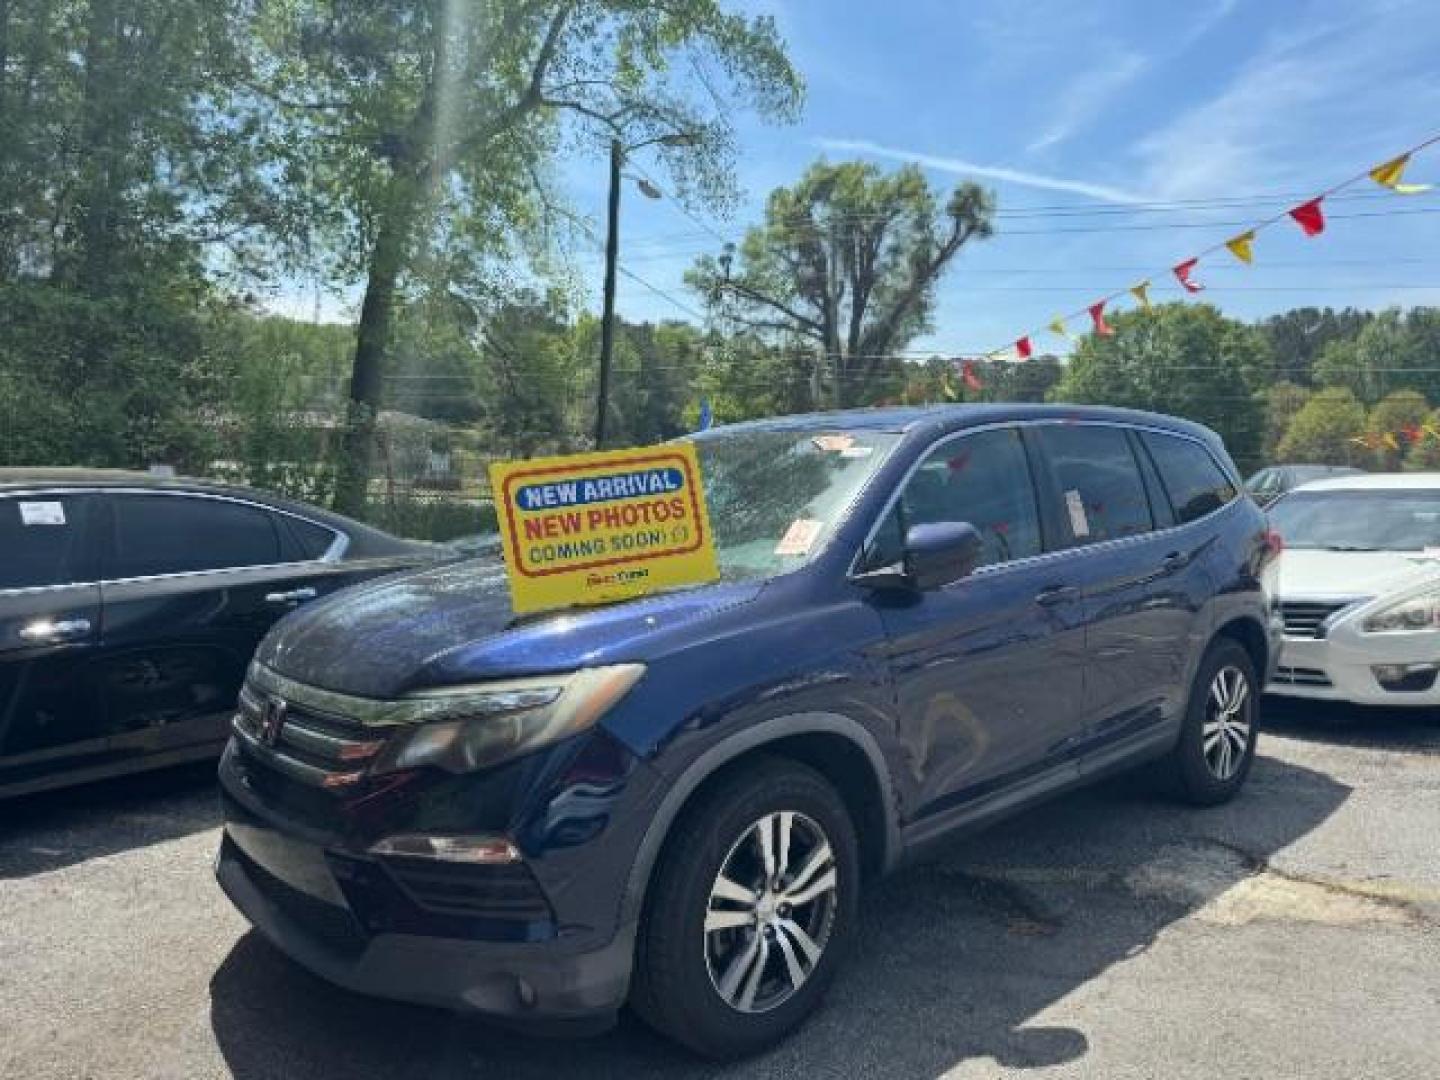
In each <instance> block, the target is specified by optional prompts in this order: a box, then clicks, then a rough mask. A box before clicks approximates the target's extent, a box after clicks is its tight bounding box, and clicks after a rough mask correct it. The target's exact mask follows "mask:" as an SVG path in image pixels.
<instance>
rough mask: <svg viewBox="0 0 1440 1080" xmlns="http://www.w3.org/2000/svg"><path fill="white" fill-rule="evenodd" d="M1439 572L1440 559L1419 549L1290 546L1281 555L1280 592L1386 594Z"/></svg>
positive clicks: (1283, 595)
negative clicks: (1343, 548)
mask: <svg viewBox="0 0 1440 1080" xmlns="http://www.w3.org/2000/svg"><path fill="white" fill-rule="evenodd" d="M1437 576H1440V559H1437V558H1435V557H1432V556H1429V555H1422V554H1421V553H1420V552H1418V551H1320V550H1316V549H1312V548H1287V549H1286V550H1285V551H1284V552H1283V553H1282V554H1281V556H1280V586H1279V596H1280V597H1281V598H1283V599H1298V598H1306V599H1312V598H1313V599H1325V598H1330V597H1333V598H1335V599H1341V600H1349V599H1352V598H1354V597H1359V596H1384V595H1385V594H1386V593H1390V592H1394V591H1395V590H1397V589H1401V588H1404V587H1405V586H1407V585H1412V584H1415V583H1416V582H1418V581H1422V580H1424V579H1425V578H1428V577H1437Z"/></svg>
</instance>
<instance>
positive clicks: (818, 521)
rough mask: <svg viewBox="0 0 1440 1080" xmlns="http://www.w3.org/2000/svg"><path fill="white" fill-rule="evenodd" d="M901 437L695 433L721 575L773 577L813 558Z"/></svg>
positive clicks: (878, 434) (728, 577)
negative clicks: (697, 435) (697, 436)
mask: <svg viewBox="0 0 1440 1080" xmlns="http://www.w3.org/2000/svg"><path fill="white" fill-rule="evenodd" d="M899 438H900V437H899V436H898V435H896V434H893V433H890V432H879V431H855V432H847V431H756V430H754V429H744V430H737V431H736V432H734V433H733V434H731V433H726V432H724V431H718V432H716V433H714V434H707V435H705V436H702V437H700V438H697V439H696V440H695V443H696V447H697V449H698V451H699V454H700V473H701V479H702V482H703V483H704V485H705V499H706V502H707V504H708V507H709V510H710V524H711V526H712V528H713V529H714V531H715V550H716V555H717V557H718V559H719V563H720V576H721V577H722V578H724V579H725V580H728V581H734V580H741V579H745V578H760V577H771V576H773V575H775V574H780V573H784V572H785V571H787V570H793V569H795V568H796V567H798V566H801V565H803V564H804V563H806V562H808V561H809V559H810V558H811V557H812V556H814V555H815V554H816V553H817V552H819V551H820V549H821V548H823V547H824V546H825V544H826V543H827V542H828V541H829V539H830V536H831V534H832V533H833V532H834V530H835V528H836V526H837V525H838V524H839V523H840V520H841V519H842V518H843V517H844V515H845V511H846V510H847V509H848V508H849V506H850V504H851V503H852V502H853V501H854V500H855V496H856V495H857V494H858V493H859V491H860V488H861V487H862V486H863V485H864V484H865V482H866V481H867V480H869V479H870V477H871V476H872V475H874V473H875V470H876V469H877V468H879V466H880V464H881V462H883V461H884V460H885V459H886V458H887V457H888V456H889V455H890V452H891V450H892V449H894V446H895V444H896V442H898V441H899Z"/></svg>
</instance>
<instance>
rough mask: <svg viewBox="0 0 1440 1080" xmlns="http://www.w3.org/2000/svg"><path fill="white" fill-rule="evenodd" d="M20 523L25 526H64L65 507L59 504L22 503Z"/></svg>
mask: <svg viewBox="0 0 1440 1080" xmlns="http://www.w3.org/2000/svg"><path fill="white" fill-rule="evenodd" d="M20 522H21V524H24V525H64V524H65V505H64V504H63V503H58V502H22V503H21V504H20Z"/></svg>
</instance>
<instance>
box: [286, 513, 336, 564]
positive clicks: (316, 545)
mask: <svg viewBox="0 0 1440 1080" xmlns="http://www.w3.org/2000/svg"><path fill="white" fill-rule="evenodd" d="M283 520H284V523H285V527H286V528H288V529H289V530H290V535H291V536H292V537H294V539H295V543H296V545H297V546H298V547H299V548H300V558H301V559H318V558H320V556H322V555H324V554H325V552H327V551H329V550H330V545H331V544H333V543H335V536H336V533H335V531H334V530H333V529H327V528H326V527H325V526H324V525H316V524H315V523H314V522H313V521H305V520H303V519H301V518H296V517H286V518H284V519H283Z"/></svg>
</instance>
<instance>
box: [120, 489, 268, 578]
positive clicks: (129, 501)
mask: <svg viewBox="0 0 1440 1080" xmlns="http://www.w3.org/2000/svg"><path fill="white" fill-rule="evenodd" d="M113 505H114V507H115V540H114V551H113V554H112V557H111V559H110V562H109V564H108V565H107V566H106V570H105V576H106V577H108V578H126V577H146V576H149V575H152V574H179V573H184V572H186V571H193V570H220V569H224V568H226V567H232V566H262V565H265V564H267V563H277V562H280V561H282V560H281V557H280V540H279V535H278V534H277V532H276V530H275V523H274V520H273V519H274V515H273V514H269V513H267V512H265V511H263V510H257V509H255V508H254V507H250V506H242V505H240V504H238V503H232V502H224V501H222V500H217V499H199V498H190V497H187V496H183V495H118V496H115V497H114V500H113Z"/></svg>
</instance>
